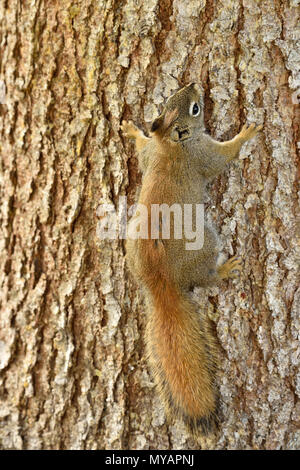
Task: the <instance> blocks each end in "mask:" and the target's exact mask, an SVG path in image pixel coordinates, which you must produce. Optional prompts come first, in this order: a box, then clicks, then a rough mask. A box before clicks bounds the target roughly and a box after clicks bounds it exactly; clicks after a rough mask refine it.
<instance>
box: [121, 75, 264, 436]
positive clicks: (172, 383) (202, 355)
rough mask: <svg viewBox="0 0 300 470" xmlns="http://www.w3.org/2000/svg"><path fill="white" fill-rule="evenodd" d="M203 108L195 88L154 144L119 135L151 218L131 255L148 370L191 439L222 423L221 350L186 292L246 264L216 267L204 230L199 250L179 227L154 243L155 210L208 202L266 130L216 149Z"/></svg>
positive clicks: (156, 127)
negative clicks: (132, 156) (135, 158)
mask: <svg viewBox="0 0 300 470" xmlns="http://www.w3.org/2000/svg"><path fill="white" fill-rule="evenodd" d="M203 108H204V105H203V93H202V90H201V88H200V87H199V86H198V85H197V84H195V83H191V84H189V85H188V86H185V87H184V88H182V89H180V90H179V91H178V92H176V93H175V94H174V95H172V96H171V97H170V98H169V99H168V101H167V103H166V106H165V108H164V110H163V112H162V114H161V115H160V116H159V117H158V118H157V119H155V120H154V121H153V123H152V127H151V133H152V135H151V138H149V137H146V136H145V135H144V133H143V132H142V131H140V130H139V129H138V128H137V127H136V126H135V125H134V124H133V123H132V122H126V121H123V123H122V131H123V134H124V135H125V136H126V137H131V138H134V139H135V143H136V148H137V151H138V154H139V166H140V168H141V170H142V172H143V180H142V188H141V191H140V195H139V200H138V203H139V204H142V205H143V206H144V207H146V208H147V214H146V215H141V214H139V221H140V222H143V220H142V219H143V217H144V222H145V224H146V226H147V227H148V228H147V230H148V232H147V233H148V235H149V236H148V237H147V238H146V237H144V238H136V239H134V238H130V237H128V239H127V241H126V251H127V260H128V264H129V268H130V270H131V272H132V273H133V275H134V276H135V278H136V279H137V280H138V282H139V283H140V284H141V285H142V287H143V288H144V292H145V297H146V305H147V310H148V315H147V327H146V349H147V356H148V360H149V364H150V367H151V370H152V373H153V377H154V380H155V383H156V385H157V390H158V393H159V395H160V397H161V399H162V401H163V403H164V406H165V409H166V413H167V416H170V415H171V416H174V415H175V416H178V417H181V418H183V420H184V421H185V423H186V424H187V425H188V427H189V428H190V429H191V430H192V431H193V432H196V431H198V430H200V432H204V433H208V432H210V431H212V430H213V429H215V427H216V425H217V424H218V419H219V418H218V417H219V408H220V407H219V403H220V399H219V392H218V384H217V380H216V376H217V370H218V347H217V341H216V338H215V335H214V334H213V332H212V331H211V328H210V321H209V319H208V318H206V316H205V315H204V314H203V313H201V312H198V311H197V308H196V305H195V304H194V302H192V300H191V299H190V295H189V291H190V290H191V288H193V287H194V286H196V285H197V286H201V287H207V286H211V285H218V284H219V283H220V282H221V281H222V280H223V279H227V278H232V277H236V276H237V273H238V272H239V271H240V270H241V267H242V264H241V261H240V260H239V259H237V258H236V257H233V258H231V259H229V260H228V261H227V262H225V263H224V264H223V265H221V266H218V264H217V259H218V255H219V244H218V237H217V235H216V233H215V231H214V229H213V228H212V227H211V226H209V225H207V224H206V223H204V243H203V246H202V248H200V249H186V242H187V239H186V237H185V236H183V237H182V238H181V239H177V238H176V237H175V236H174V222H173V225H172V227H171V229H172V230H171V232H170V238H169V239H168V238H164V237H163V236H162V231H161V224H160V226H159V230H158V233H159V236H158V237H157V238H155V239H153V238H151V230H153V229H154V228H155V227H153V220H152V219H151V207H152V206H153V205H154V204H158V205H161V204H167V205H168V206H172V205H173V204H179V206H180V207H181V208H182V209H184V204H201V203H203V202H204V193H205V187H206V184H207V183H208V182H209V181H211V180H212V179H213V178H214V177H215V176H217V175H218V174H220V173H221V172H222V171H223V170H224V169H225V167H226V165H227V163H228V162H230V161H231V160H233V159H236V158H238V155H239V152H240V149H241V146H242V145H243V143H244V142H246V141H247V140H249V139H252V138H253V137H254V136H255V135H256V134H257V133H258V131H260V130H261V129H262V126H255V125H254V124H251V125H250V126H249V127H247V126H246V125H245V126H243V128H242V130H241V132H240V133H239V134H238V135H236V136H235V137H234V138H233V139H232V140H229V141H227V142H217V141H215V140H214V139H212V138H211V137H210V136H209V135H208V134H207V133H206V132H205V127H204V113H203V111H204V110H203ZM136 217H137V215H135V216H134V217H133V218H132V220H131V222H130V224H136ZM193 222H195V220H194V219H193ZM130 224H129V232H130ZM151 224H152V225H151Z"/></svg>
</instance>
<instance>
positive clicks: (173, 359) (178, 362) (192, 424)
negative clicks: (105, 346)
mask: <svg viewBox="0 0 300 470" xmlns="http://www.w3.org/2000/svg"><path fill="white" fill-rule="evenodd" d="M151 293H152V298H153V307H152V311H151V312H150V315H149V320H148V324H147V330H146V344H147V355H148V360H149V362H150V366H151V369H152V371H153V373H154V379H155V382H156V384H157V387H158V391H159V394H160V396H161V398H162V400H163V402H164V405H165V408H166V411H167V414H168V415H171V416H174V415H175V416H176V415H177V416H180V417H182V418H183V419H184V421H185V422H186V424H187V425H188V426H189V428H190V429H191V430H192V431H193V432H196V431H197V430H200V431H202V432H204V433H208V432H210V431H212V430H213V429H214V427H215V425H216V424H217V422H218V414H219V399H218V392H217V387H216V370H217V362H218V361H217V357H218V348H217V344H216V340H215V337H214V335H213V333H212V331H211V330H210V321H209V320H208V319H207V318H206V317H205V316H204V315H201V313H198V312H197V310H196V306H195V305H194V304H193V302H192V301H190V300H189V299H188V298H186V297H185V296H184V295H183V294H182V293H181V292H180V290H179V289H177V288H176V287H175V286H173V285H172V283H170V282H168V281H164V280H161V279H156V283H155V286H153V288H152V289H151Z"/></svg>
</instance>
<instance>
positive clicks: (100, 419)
mask: <svg viewBox="0 0 300 470" xmlns="http://www.w3.org/2000/svg"><path fill="white" fill-rule="evenodd" d="M297 21H298V28H299V1H298V0H287V1H280V0H262V1H258V0H247V1H246V0H222V1H217V0H190V1H189V2H185V1H183V0H160V1H158V0H148V1H146V2H144V1H142V0H122V1H116V0H115V1H114V0H107V1H104V0H102V1H101V0H100V1H93V0H81V1H80V0H79V1H76V2H74V1H68V0H66V1H64V2H59V1H55V0H48V1H45V0H33V1H32V2H22V1H18V0H10V1H9V2H7V1H5V0H3V1H2V2H1V3H0V24H1V29H0V37H1V57H0V79H1V80H2V85H1V90H2V91H3V89H4V88H5V92H6V96H5V100H3V99H2V104H0V112H1V114H0V132H1V142H0V150H1V181H0V191H1V212H0V214H1V215H0V217H1V255H0V261H1V268H0V276H1V277H0V283H1V293H0V301H1V317H0V322H1V323H0V369H1V378H0V447H1V448H2V449H148V448H151V449H169V448H174V449H175V448H176V449H197V448H205V449H280V448H281V449H296V448H300V431H299V423H300V401H299V398H300V373H299V363H300V345H299V329H300V321H299V303H300V289H299V211H298V199H297V190H298V188H297V184H298V177H299V176H297V167H298V169H299V160H298V159H297V133H298V131H299V107H298V104H297V90H298V91H299V87H300V78H299V60H300V59H299V29H297ZM297 41H298V44H297ZM190 81H195V82H198V83H202V85H203V87H204V90H205V105H206V116H205V119H206V125H207V129H208V130H209V132H210V133H211V134H212V135H213V136H214V137H215V138H218V139H219V140H222V139H228V138H231V137H232V136H233V135H235V134H236V133H237V131H238V130H239V129H240V128H241V126H242V124H243V123H244V122H245V121H246V120H248V122H252V121H253V122H256V123H263V124H264V131H263V133H262V135H261V136H260V137H259V138H256V139H255V141H251V142H249V143H248V144H246V145H245V146H244V147H243V150H242V154H241V158H240V161H239V162H237V163H236V164H234V165H232V166H231V167H230V168H229V169H228V171H227V172H226V174H224V175H222V176H221V177H220V178H218V179H217V180H216V181H215V182H214V183H213V184H211V187H210V197H209V200H208V211H209V214H210V217H211V218H212V219H213V220H214V223H215V225H216V226H217V227H218V230H219V232H220V234H221V239H222V242H223V250H224V253H225V254H226V255H233V254H238V255H239V256H241V257H242V258H243V260H244V272H243V275H242V278H241V279H240V280H239V281H233V282H229V283H227V284H226V285H224V286H223V287H222V288H220V289H211V290H203V291H202V290H200V289H196V292H195V295H196V296H197V298H198V301H199V304H200V305H201V306H202V308H204V309H206V310H207V312H208V314H209V315H210V316H211V317H212V318H213V319H214V321H215V325H216V334H217V336H218V338H219V341H220V344H221V346H222V364H221V371H220V388H221V393H222V398H223V402H224V405H223V412H224V423H223V424H222V427H221V430H220V433H219V434H218V435H215V436H211V437H210V438H206V439H204V438H202V439H199V440H198V441H195V440H194V439H192V438H191V436H189V435H188V434H187V432H186V431H185V429H184V427H183V425H182V423H180V422H176V423H174V424H172V425H168V424H167V423H166V421H165V417H164V413H163V410H162V409H161V404H160V402H159V399H158V397H157V395H156V393H155V389H154V387H153V382H152V379H151V374H150V373H149V370H148V368H147V364H146V362H145V357H144V342H143V332H144V327H145V310H144V305H143V300H142V297H141V295H140V294H139V291H138V289H137V287H136V285H135V284H134V282H133V281H132V279H131V278H130V276H129V274H128V271H127V269H126V266H125V261H124V242H123V240H117V239H116V240H113V241H109V240H100V239H99V238H98V237H97V233H96V228H97V223H98V220H99V219H98V217H97V207H98V206H99V204H101V203H103V202H105V203H112V204H114V205H115V207H116V208H117V207H118V200H119V196H120V195H127V196H128V199H129V203H132V202H133V201H134V197H135V194H136V190H137V188H138V185H139V183H140V179H141V177H140V174H139V173H138V171H137V161H136V157H135V154H134V151H133V147H132V145H131V144H130V143H128V142H124V140H123V139H122V137H121V133H120V123H121V120H122V119H132V120H133V121H134V122H135V123H136V124H139V125H140V126H141V127H143V128H144V129H146V128H147V124H148V123H149V122H150V121H151V120H152V119H153V118H154V117H156V115H157V113H158V109H159V107H160V105H161V104H162V103H163V101H164V99H165V98H167V97H168V96H169V95H170V94H171V93H172V92H173V91H175V90H176V89H177V88H178V83H182V84H186V83H188V82H190ZM297 113H298V114H297ZM298 175H299V173H298Z"/></svg>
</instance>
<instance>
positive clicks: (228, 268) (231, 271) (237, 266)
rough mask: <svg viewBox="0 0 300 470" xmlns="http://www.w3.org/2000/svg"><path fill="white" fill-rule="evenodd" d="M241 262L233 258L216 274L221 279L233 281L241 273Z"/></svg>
mask: <svg viewBox="0 0 300 470" xmlns="http://www.w3.org/2000/svg"><path fill="white" fill-rule="evenodd" d="M242 267H243V266H242V260H241V259H240V258H237V257H236V256H233V257H232V258H230V259H229V260H228V261H226V262H225V263H224V264H222V266H220V267H219V268H218V274H219V276H220V278H221V279H228V278H230V279H234V278H236V277H238V276H239V273H240V272H241V271H242Z"/></svg>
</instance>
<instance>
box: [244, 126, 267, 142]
mask: <svg viewBox="0 0 300 470" xmlns="http://www.w3.org/2000/svg"><path fill="white" fill-rule="evenodd" d="M262 128H263V126H262V125H259V126H256V125H255V124H254V123H252V124H250V126H249V127H247V124H245V125H244V126H243V127H242V130H241V132H240V133H239V137H240V138H241V140H242V141H243V142H246V141H247V140H250V139H252V138H253V137H255V136H256V134H257V133H258V132H259V131H261V130H262Z"/></svg>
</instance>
